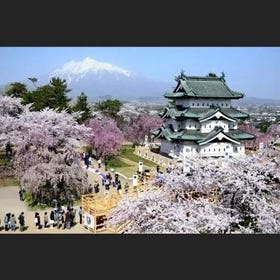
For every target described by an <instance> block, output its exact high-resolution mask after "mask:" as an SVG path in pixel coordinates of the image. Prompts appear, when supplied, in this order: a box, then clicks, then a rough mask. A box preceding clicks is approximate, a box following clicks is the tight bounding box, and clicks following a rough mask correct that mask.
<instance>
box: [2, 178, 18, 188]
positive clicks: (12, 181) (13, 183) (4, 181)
mask: <svg viewBox="0 0 280 280" xmlns="http://www.w3.org/2000/svg"><path fill="white" fill-rule="evenodd" d="M8 186H19V181H18V180H17V179H15V178H5V179H1V178H0V187H8Z"/></svg>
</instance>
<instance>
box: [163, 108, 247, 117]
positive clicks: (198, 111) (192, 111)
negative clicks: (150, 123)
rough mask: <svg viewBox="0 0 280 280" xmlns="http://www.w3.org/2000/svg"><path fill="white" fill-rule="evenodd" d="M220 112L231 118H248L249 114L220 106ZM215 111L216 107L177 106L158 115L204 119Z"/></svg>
mask: <svg viewBox="0 0 280 280" xmlns="http://www.w3.org/2000/svg"><path fill="white" fill-rule="evenodd" d="M219 110H220V112H222V113H223V114H225V115H226V116H229V117H231V118H236V119H241V118H248V117H249V115H248V114H246V113H243V112H241V111H239V110H236V109H234V108H232V107H231V108H220V109H219ZM216 111H217V108H187V109H185V110H178V109H177V108H174V107H172V108H168V107H167V108H165V110H164V111H163V112H162V113H160V114H159V115H160V116H161V117H162V118H171V119H180V118H181V119H187V118H191V119H204V118H206V117H208V116H211V115H212V114H214V113H215V112H216Z"/></svg>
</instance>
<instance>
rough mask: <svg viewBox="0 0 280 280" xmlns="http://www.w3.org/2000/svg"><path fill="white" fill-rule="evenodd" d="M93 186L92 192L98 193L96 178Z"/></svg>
mask: <svg viewBox="0 0 280 280" xmlns="http://www.w3.org/2000/svg"><path fill="white" fill-rule="evenodd" d="M93 187H94V192H95V193H99V183H98V181H97V180H95V183H94V185H93Z"/></svg>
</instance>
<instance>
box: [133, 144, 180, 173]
mask: <svg viewBox="0 0 280 280" xmlns="http://www.w3.org/2000/svg"><path fill="white" fill-rule="evenodd" d="M134 153H135V154H136V155H137V156H140V157H142V158H144V159H147V160H150V161H152V162H154V163H156V164H158V165H159V166H162V167H164V168H166V167H171V168H173V167H176V166H177V165H178V163H177V160H176V159H171V158H168V157H165V156H163V155H160V154H157V153H154V152H151V151H150V149H149V148H146V147H142V146H136V147H135V150H134Z"/></svg>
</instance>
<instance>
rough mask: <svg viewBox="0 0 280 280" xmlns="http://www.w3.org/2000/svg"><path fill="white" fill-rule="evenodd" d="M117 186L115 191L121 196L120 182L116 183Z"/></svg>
mask: <svg viewBox="0 0 280 280" xmlns="http://www.w3.org/2000/svg"><path fill="white" fill-rule="evenodd" d="M116 185H117V191H118V193H119V194H122V185H121V181H117V183H116Z"/></svg>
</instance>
